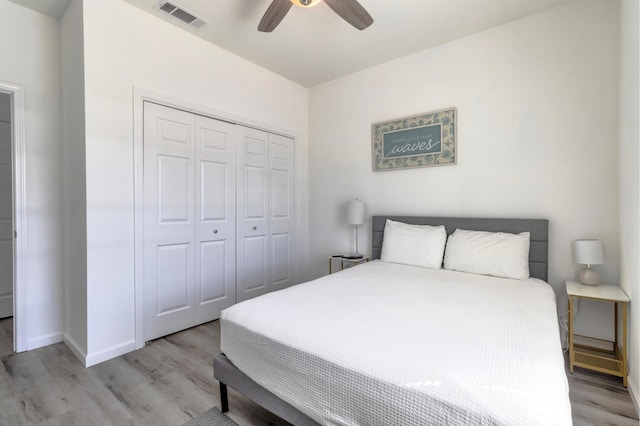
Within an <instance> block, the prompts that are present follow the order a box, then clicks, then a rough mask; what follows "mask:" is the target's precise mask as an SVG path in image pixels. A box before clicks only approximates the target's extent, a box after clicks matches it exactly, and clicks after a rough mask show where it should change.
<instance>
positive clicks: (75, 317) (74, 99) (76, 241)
mask: <svg viewBox="0 0 640 426" xmlns="http://www.w3.org/2000/svg"><path fill="white" fill-rule="evenodd" d="M60 43H61V58H62V109H63V136H64V150H63V151H64V158H63V162H64V167H63V169H64V197H63V200H64V214H63V217H64V246H63V247H64V258H65V262H64V277H65V285H66V298H65V300H66V303H65V306H66V318H65V339H66V341H67V344H68V346H69V347H70V348H71V349H72V350H73V351H74V352H76V355H77V356H78V357H79V358H81V359H84V357H85V356H86V353H87V231H86V226H87V219H86V186H85V179H86V173H85V146H84V141H85V131H84V123H85V120H84V44H83V21H82V1H80V0H74V1H72V2H71V4H70V5H69V7H68V8H67V10H66V12H65V14H64V16H63V17H62V19H61V21H60Z"/></svg>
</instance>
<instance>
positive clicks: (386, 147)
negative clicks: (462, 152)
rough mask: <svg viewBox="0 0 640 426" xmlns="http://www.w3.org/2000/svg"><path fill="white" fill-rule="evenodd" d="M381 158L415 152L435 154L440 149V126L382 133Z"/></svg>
mask: <svg viewBox="0 0 640 426" xmlns="http://www.w3.org/2000/svg"><path fill="white" fill-rule="evenodd" d="M382 151H383V154H382V155H383V158H397V157H407V156H411V155H417V154H435V153H438V152H441V151H442V126H441V125H440V124H434V125H431V126H424V127H414V128H411V129H405V130H397V131H395V132H389V133H383V135H382Z"/></svg>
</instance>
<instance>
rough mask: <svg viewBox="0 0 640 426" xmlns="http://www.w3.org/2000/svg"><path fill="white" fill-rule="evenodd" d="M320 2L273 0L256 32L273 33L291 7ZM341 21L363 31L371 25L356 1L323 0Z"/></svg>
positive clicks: (315, 0) (311, 0) (310, 0)
mask: <svg viewBox="0 0 640 426" xmlns="http://www.w3.org/2000/svg"><path fill="white" fill-rule="evenodd" d="M320 1H321V0H273V1H272V2H271V5H269V8H268V9H267V11H266V12H265V14H264V16H263V17H262V20H261V21H260V24H259V25H258V31H261V32H265V33H269V32H271V31H273V30H274V29H275V28H276V27H277V26H278V24H279V23H280V21H282V19H283V18H284V17H285V15H286V14H287V12H289V9H291V6H293V5H294V4H295V5H296V6H302V7H311V6H315V5H316V4H318V3H319V2H320ZM324 2H325V3H327V6H329V7H330V8H331V9H333V11H334V12H335V13H337V14H338V15H340V17H341V18H342V19H344V20H345V21H347V22H348V23H350V24H351V25H353V26H354V27H356V28H357V29H359V30H364V29H365V28H367V27H368V26H369V25H371V24H373V18H372V17H371V15H369V13H368V12H367V11H366V10H365V8H364V7H362V5H361V4H360V3H358V1H357V0H324Z"/></svg>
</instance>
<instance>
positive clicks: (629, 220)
mask: <svg viewBox="0 0 640 426" xmlns="http://www.w3.org/2000/svg"><path fill="white" fill-rule="evenodd" d="M639 26H640V8H639V7H638V1H637V0H622V1H621V2H620V239H621V241H620V246H621V249H620V275H621V276H620V281H621V286H622V288H623V289H624V290H625V291H626V292H627V294H628V295H629V297H631V309H630V310H631V315H630V320H629V325H630V327H629V337H630V345H629V391H630V393H631V395H632V398H633V401H634V403H635V405H636V410H638V411H640V309H638V302H640V266H639V265H638V259H640V249H639V246H640V226H639V225H640V207H639V202H638V200H639V198H640V173H639V172H638V169H640V149H639V145H640V105H639V104H640V96H639V94H638V91H639V90H640V84H639V81H638V80H639V79H640V65H639V62H640V40H639V37H640V33H639V30H638V27H639Z"/></svg>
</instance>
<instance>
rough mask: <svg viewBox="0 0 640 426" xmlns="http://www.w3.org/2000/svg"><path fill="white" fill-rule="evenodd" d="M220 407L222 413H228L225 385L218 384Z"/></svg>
mask: <svg viewBox="0 0 640 426" xmlns="http://www.w3.org/2000/svg"><path fill="white" fill-rule="evenodd" d="M220 406H221V409H220V411H222V412H223V413H226V412H227V411H229V398H228V396H227V385H225V384H224V383H222V382H220Z"/></svg>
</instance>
